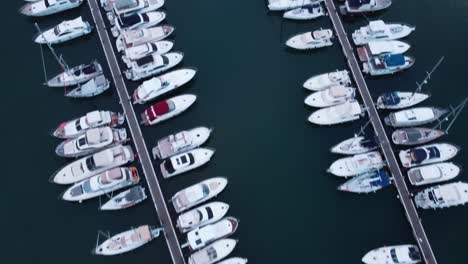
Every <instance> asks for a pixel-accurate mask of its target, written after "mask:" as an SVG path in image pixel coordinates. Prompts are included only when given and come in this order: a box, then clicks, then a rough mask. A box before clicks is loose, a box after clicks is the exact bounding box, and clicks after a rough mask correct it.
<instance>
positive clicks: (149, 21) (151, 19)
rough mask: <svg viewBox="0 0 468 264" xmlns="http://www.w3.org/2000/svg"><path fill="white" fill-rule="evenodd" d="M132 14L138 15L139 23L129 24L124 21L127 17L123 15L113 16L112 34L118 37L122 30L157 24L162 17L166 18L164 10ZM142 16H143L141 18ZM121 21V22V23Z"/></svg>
mask: <svg viewBox="0 0 468 264" xmlns="http://www.w3.org/2000/svg"><path fill="white" fill-rule="evenodd" d="M132 16H135V17H138V18H139V23H135V24H131V25H130V23H128V24H127V23H126V22H127V21H128V17H123V18H121V19H119V18H117V17H116V18H115V20H114V25H115V26H114V27H113V28H112V29H111V32H112V36H114V37H118V36H119V35H120V34H121V33H122V32H124V31H128V30H136V29H142V28H150V27H154V26H156V25H158V24H159V23H161V22H162V21H163V20H164V19H166V13H165V12H158V11H154V12H147V13H138V14H134V15H132ZM143 16H144V17H145V18H143ZM120 21H122V22H123V23H121V22H120Z"/></svg>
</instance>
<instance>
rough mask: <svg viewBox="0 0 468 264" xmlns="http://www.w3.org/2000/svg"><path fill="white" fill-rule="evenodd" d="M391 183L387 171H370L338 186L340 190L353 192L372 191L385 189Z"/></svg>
mask: <svg viewBox="0 0 468 264" xmlns="http://www.w3.org/2000/svg"><path fill="white" fill-rule="evenodd" d="M390 184H391V180H390V176H388V173H387V172H386V171H379V172H368V173H364V174H361V175H358V176H356V177H354V178H352V179H351V180H348V181H347V182H345V183H343V184H342V185H340V186H338V190H339V191H343V192H352V193H371V192H376V191H378V190H380V189H383V188H385V187H387V186H389V185H390Z"/></svg>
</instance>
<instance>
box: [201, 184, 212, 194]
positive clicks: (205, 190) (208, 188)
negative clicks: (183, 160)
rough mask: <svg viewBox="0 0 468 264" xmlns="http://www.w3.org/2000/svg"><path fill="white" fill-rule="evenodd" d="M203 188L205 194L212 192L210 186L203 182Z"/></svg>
mask: <svg viewBox="0 0 468 264" xmlns="http://www.w3.org/2000/svg"><path fill="white" fill-rule="evenodd" d="M202 190H203V196H205V197H206V196H208V195H209V194H210V187H208V185H206V184H203V185H202Z"/></svg>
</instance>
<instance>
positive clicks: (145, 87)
mask: <svg viewBox="0 0 468 264" xmlns="http://www.w3.org/2000/svg"><path fill="white" fill-rule="evenodd" d="M196 73H197V69H195V68H183V69H178V70H175V71H171V72H169V73H166V74H163V75H160V76H158V77H154V78H152V79H149V80H147V81H144V82H143V83H142V84H141V85H140V86H138V88H137V89H136V90H135V91H134V92H133V103H134V104H135V103H138V104H143V103H146V102H148V101H151V100H153V99H155V98H157V97H158V96H161V95H163V94H165V93H168V92H170V91H173V90H175V89H177V88H179V87H181V86H182V85H184V84H186V83H188V82H189V81H190V80H192V79H193V77H195V74H196Z"/></svg>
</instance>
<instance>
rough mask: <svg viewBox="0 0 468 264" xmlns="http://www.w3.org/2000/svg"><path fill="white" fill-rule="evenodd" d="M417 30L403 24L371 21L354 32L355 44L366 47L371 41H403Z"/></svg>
mask: <svg viewBox="0 0 468 264" xmlns="http://www.w3.org/2000/svg"><path fill="white" fill-rule="evenodd" d="M415 29H416V28H415V27H413V26H409V25H406V24H401V23H389V24H387V23H385V22H384V21H383V20H374V21H370V22H369V25H367V26H364V27H361V28H360V29H357V30H355V31H354V33H353V35H352V37H353V41H354V44H356V45H364V44H367V43H369V42H370V41H385V40H395V39H401V38H404V37H406V36H408V35H409V34H410V33H411V32H413V31H414V30H415Z"/></svg>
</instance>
